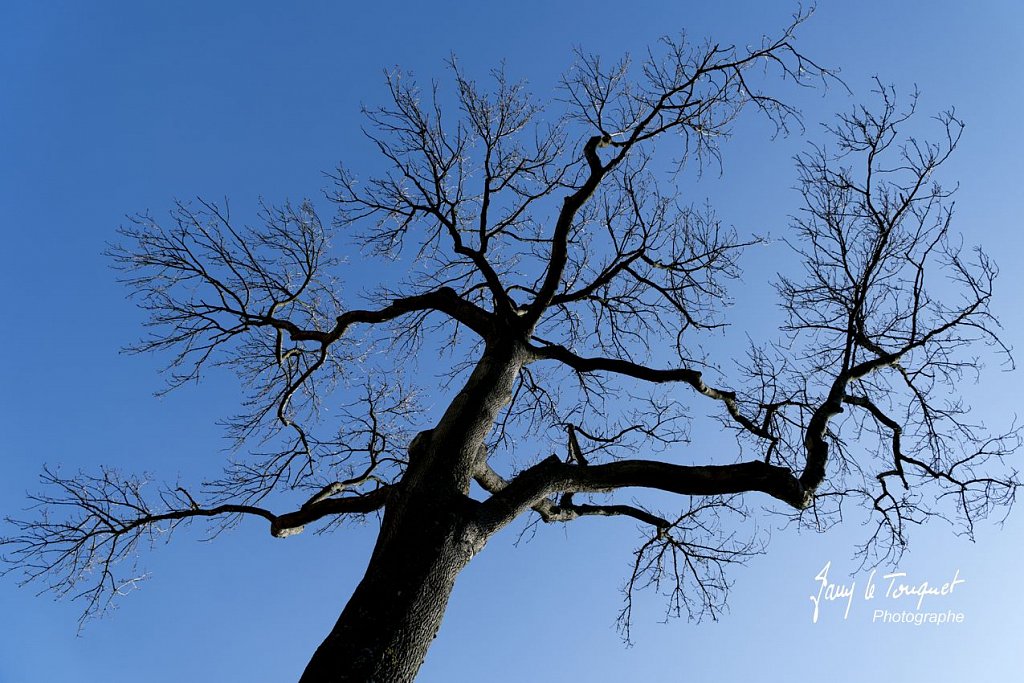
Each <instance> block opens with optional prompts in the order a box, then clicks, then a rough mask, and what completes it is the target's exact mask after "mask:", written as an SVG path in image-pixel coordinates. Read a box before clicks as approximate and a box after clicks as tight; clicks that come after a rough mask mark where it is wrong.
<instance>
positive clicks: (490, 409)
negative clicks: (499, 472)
mask: <svg viewBox="0 0 1024 683" xmlns="http://www.w3.org/2000/svg"><path fill="white" fill-rule="evenodd" d="M524 360H525V352H524V350H523V348H522V346H521V345H519V344H517V343H515V342H511V343H505V344H497V345H493V346H490V347H488V348H487V349H486V350H485V352H484V354H483V356H482V357H481V359H480V360H479V362H478V363H477V365H476V367H475V368H474V369H473V372H472V373H471V374H470V376H469V378H468V379H467V381H466V384H465V386H464V387H463V388H462V390H461V391H460V392H459V393H458V394H457V395H456V396H455V398H454V399H453V400H452V402H451V404H450V405H449V406H448V408H447V410H446V411H445V413H444V415H442V417H441V419H440V420H439V421H438V423H437V425H436V426H435V427H434V428H433V429H430V430H427V431H424V432H421V433H420V434H419V435H418V436H417V437H416V438H415V439H413V442H412V443H411V444H410V446H409V465H408V467H407V469H406V471H405V474H404V475H403V476H402V481H401V483H400V484H399V485H398V486H397V487H396V491H395V494H393V495H392V496H391V497H390V498H389V500H388V504H387V508H386V510H385V513H384V520H383V523H382V524H381V530H380V535H379V536H378V538H377V544H376V546H375V547H374V550H373V555H372V556H371V557H370V563H369V566H368V567H367V568H366V574H365V575H364V576H363V579H362V581H360V583H359V586H357V587H356V590H355V592H354V593H353V594H352V597H351V599H350V600H349V602H348V604H347V605H346V606H345V609H344V611H343V612H342V613H341V616H340V617H339V618H338V622H337V623H336V624H335V625H334V628H333V629H332V630H331V632H330V634H329V635H328V636H327V638H326V639H325V640H324V642H323V643H321V645H320V647H319V648H317V651H316V653H315V654H314V655H313V659H312V660H311V661H310V662H309V664H308V665H307V666H306V670H305V672H304V673H303V675H302V678H301V679H300V683H328V682H329V683H339V682H341V681H346V682H349V683H370V682H371V681H372V682H374V683H408V682H409V681H412V680H413V679H414V678H415V677H416V673H417V672H418V671H419V669H420V666H421V665H422V664H423V659H424V657H426V654H427V649H428V648H429V647H430V645H431V643H432V642H433V640H434V637H435V636H436V635H437V631H438V629H439V628H440V627H441V620H442V618H443V617H444V612H445V608H446V607H447V606H448V598H449V596H450V595H451V592H452V588H453V587H454V585H455V578H456V577H457V576H458V574H459V572H460V571H462V569H463V567H465V566H466V565H467V564H468V563H469V561H470V560H471V559H472V558H473V556H474V555H475V554H476V553H477V552H479V551H480V549H482V548H483V546H484V543H485V542H486V540H487V538H486V534H485V533H484V532H483V531H482V530H481V529H480V528H479V526H478V525H477V523H476V521H475V514H474V513H475V509H474V508H475V507H476V506H477V505H479V503H477V502H476V501H474V500H472V499H471V498H470V497H469V496H468V492H469V484H470V481H471V479H472V476H473V470H474V469H475V466H476V462H477V460H478V459H479V458H481V457H484V456H483V450H482V445H483V442H484V438H485V437H486V435H487V432H488V431H489V430H490V429H491V427H492V425H493V424H494V419H495V417H496V416H497V415H498V413H499V411H500V410H501V409H502V407H504V406H505V405H506V404H507V403H508V401H509V398H510V397H511V395H512V387H513V385H514V383H515V379H516V376H517V375H518V373H519V370H520V368H521V367H522V365H523V362H524Z"/></svg>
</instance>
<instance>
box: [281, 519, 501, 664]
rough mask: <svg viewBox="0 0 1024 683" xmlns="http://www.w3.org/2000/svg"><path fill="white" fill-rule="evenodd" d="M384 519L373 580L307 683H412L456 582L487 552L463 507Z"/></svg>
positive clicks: (364, 585) (365, 583)
mask: <svg viewBox="0 0 1024 683" xmlns="http://www.w3.org/2000/svg"><path fill="white" fill-rule="evenodd" d="M401 507H404V508H405V509H404V510H401V511H399V512H397V515H396V514H392V512H391V510H389V511H388V512H387V513H385V518H384V523H383V525H382V528H381V534H380V536H379V537H378V539H377V545H376V547H375V548H374V551H373V555H372V556H371V558H370V563H369V566H368V567H367V569H366V574H365V576H363V579H362V581H360V583H359V586H358V587H357V588H356V590H355V592H354V593H353V594H352V597H351V599H350V600H349V602H348V604H347V605H346V606H345V609H344V611H343V612H342V613H341V616H340V617H339V618H338V622H337V623H336V624H335V625H334V628H333V629H332V630H331V632H330V634H329V635H328V636H327V638H326V639H325V640H324V642H323V643H322V644H321V645H320V647H319V648H317V651H316V653H315V654H314V655H313V658H312V660H311V661H310V662H309V664H308V665H307V667H306V670H305V672H304V673H303V675H302V678H301V680H300V683H327V682H330V683H339V682H341V681H346V682H351V683H369V682H371V681H372V682H374V683H407V682H409V681H412V680H413V679H414V678H415V677H416V673H417V672H418V671H419V669H420V666H421V665H422V664H423V659H424V658H425V657H426V654H427V649H428V648H429V647H430V645H431V643H432V642H433V640H434V637H435V636H436V635H437V631H438V629H439V628H440V627H441V620H442V618H443V617H444V613H445V608H446V607H447V605H448V598H449V596H450V595H451V591H452V588H453V587H454V585H455V578H456V576H458V573H459V572H460V571H461V570H462V568H463V567H465V566H466V564H467V563H468V562H469V560H470V559H472V557H473V555H474V554H476V552H478V551H479V550H480V548H482V547H483V539H482V537H481V535H480V534H478V533H477V532H476V531H475V530H474V528H473V526H472V525H471V524H467V522H466V515H465V513H464V512H460V511H459V510H457V509H454V508H452V509H447V510H445V509H440V510H439V509H437V507H435V506H434V505H431V506H430V507H431V508H433V509H429V510H428V509H423V508H422V506H418V505H416V506H413V505H410V506H401Z"/></svg>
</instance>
